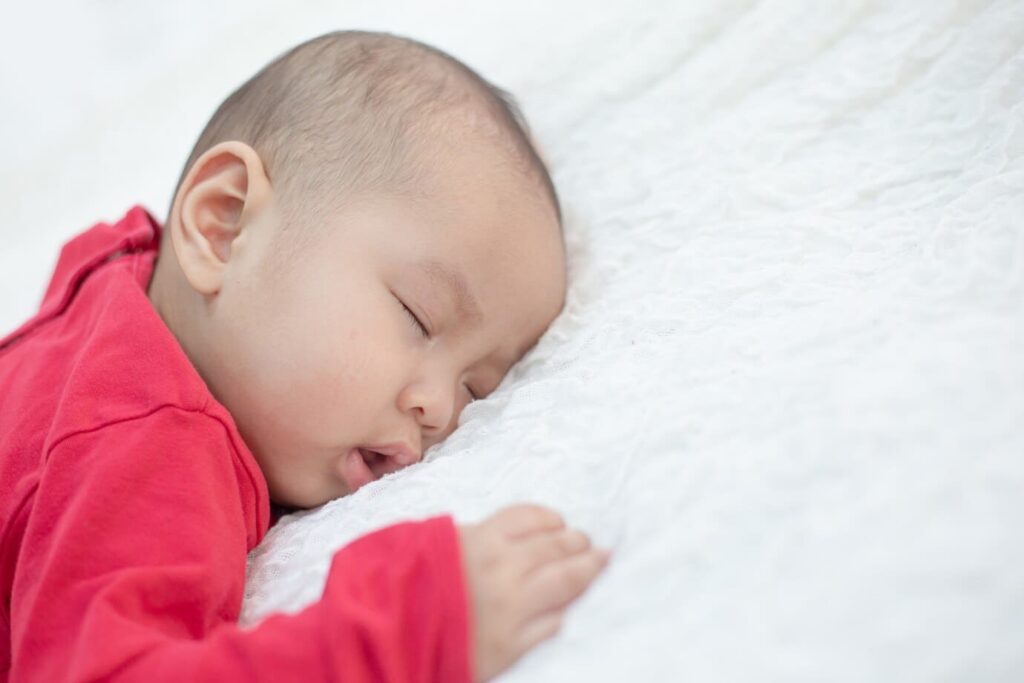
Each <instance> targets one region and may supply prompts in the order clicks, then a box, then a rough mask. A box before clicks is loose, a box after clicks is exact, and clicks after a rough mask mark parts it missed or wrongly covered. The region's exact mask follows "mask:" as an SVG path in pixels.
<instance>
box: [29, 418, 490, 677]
mask: <svg viewBox="0 0 1024 683" xmlns="http://www.w3.org/2000/svg"><path fill="white" fill-rule="evenodd" d="M226 439H227V437H226V435H225V432H224V429H223V427H222V426H221V425H220V423H218V422H216V421H215V420H214V419H212V418H210V417H208V416H206V415H202V414H198V415H197V414H196V413H191V412H189V411H184V410H180V409H178V408H171V407H167V408H162V409H160V410H159V411H157V412H156V413H154V414H153V415H149V416H145V417H143V418H140V419H137V420H127V421H123V422H118V423H115V424H112V425H108V426H106V427H103V428H101V429H98V430H95V431H92V432H87V433H80V434H76V435H72V436H69V437H68V438H66V439H64V440H62V441H60V442H59V443H58V444H57V445H55V446H54V447H53V448H52V449H51V450H50V452H49V453H48V454H47V458H48V462H47V465H46V466H45V468H44V470H43V474H42V476H41V478H40V480H39V482H38V486H37V491H36V494H35V501H34V506H33V508H32V513H31V516H30V517H29V519H28V520H27V523H26V527H25V532H24V535H23V537H22V543H21V546H20V550H19V557H18V566H17V570H16V574H15V577H14V584H13V587H12V596H11V606H10V609H11V624H10V625H11V635H12V638H11V648H12V653H11V654H12V662H11V667H12V668H11V670H10V674H9V675H10V679H11V680H12V681H29V682H31V681H46V682H47V683H51V682H54V683H56V682H60V681H80V680H100V679H102V680H118V681H146V682H158V681H172V680H173V681H217V683H228V682H229V681H235V680H245V681H261V680H266V681H273V682H274V683H279V682H280V681H287V680H303V681H340V682H344V683H356V682H359V681H370V680H373V681H424V682H425V681H457V682H460V683H461V682H465V681H468V680H469V679H470V676H471V675H472V674H471V671H470V663H471V654H470V652H469V650H468V643H467V637H468V630H467V618H468V604H467V600H466V595H465V590H466V589H465V583H464V581H462V576H461V574H462V569H461V555H460V551H459V539H458V533H457V531H456V529H455V527H454V525H453V524H452V522H451V519H450V518H447V517H439V518H434V519H432V520H427V521H425V522H417V523H406V524H403V525H398V526H396V527H391V528H389V529H385V530H382V531H380V532H378V533H376V534H371V535H370V536H368V537H366V538H364V539H361V540H360V541H357V542H356V543H354V544H352V545H351V546H349V547H348V548H345V549H343V550H342V551H340V552H339V553H338V554H337V555H336V557H335V560H334V564H333V565H332V571H331V574H330V576H329V578H328V581H327V585H326V587H325V590H324V595H323V598H322V599H321V600H319V601H318V602H316V603H314V604H313V605H310V606H309V607H307V608H306V609H305V610H302V611H301V612H299V613H297V614H294V615H276V616H273V617H271V618H268V619H266V620H265V621H264V622H262V623H261V624H259V625H258V626H257V627H256V628H255V629H252V630H242V629H240V628H238V627H237V625H236V624H235V620H236V619H237V616H238V610H239V608H240V606H241V600H242V591H243V583H244V578H245V554H246V547H247V538H251V535H252V533H253V529H251V528H246V526H245V517H244V516H243V515H242V505H243V504H244V502H245V501H244V500H243V498H242V496H241V495H240V492H239V478H240V477H242V478H244V476H245V474H244V470H243V469H242V468H241V467H240V465H238V464H237V463H233V462H232V461H231V458H229V457H225V450H226V448H227V442H226Z"/></svg>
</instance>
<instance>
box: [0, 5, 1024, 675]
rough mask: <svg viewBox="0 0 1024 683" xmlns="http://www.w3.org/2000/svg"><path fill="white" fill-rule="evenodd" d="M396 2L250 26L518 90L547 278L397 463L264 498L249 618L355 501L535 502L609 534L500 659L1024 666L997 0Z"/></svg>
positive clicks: (1018, 671)
mask: <svg viewBox="0 0 1024 683" xmlns="http://www.w3.org/2000/svg"><path fill="white" fill-rule="evenodd" d="M407 5H408V6H395V5H389V6H388V7H386V8H381V9H375V8H370V7H366V8H363V7H361V6H359V7H357V8H356V9H346V10H341V9H337V10H327V9H326V8H324V7H321V6H319V5H309V6H299V9H296V10H294V11H295V12H297V13H298V14H299V15H300V16H301V17H302V21H303V22H305V23H301V22H298V20H296V22H298V23H294V24H287V26H289V29H288V30H290V31H292V33H291V34H288V36H289V37H288V40H287V43H286V44H282V45H280V46H279V48H283V47H285V46H286V45H287V44H290V43H292V42H296V40H297V39H298V38H301V37H306V36H308V35H313V34H315V33H318V32H320V31H321V30H326V29H328V28H333V27H337V26H347V25H353V24H358V25H360V26H370V27H374V28H385V29H389V30H393V31H396V32H400V33H405V34H408V35H413V36H414V37H418V38H421V39H423V40H427V41H428V42H434V43H436V44H439V45H440V46H441V47H443V48H446V49H449V50H451V51H452V52H454V53H455V54H456V55H457V56H460V57H462V58H464V59H466V60H467V61H468V62H470V63H471V64H472V65H473V66H475V67H477V68H479V70H480V71H481V72H483V73H484V75H485V76H489V77H492V78H493V79H494V80H496V81H498V82H499V84H501V85H503V86H505V87H507V88H509V89H511V90H513V91H514V92H515V93H517V94H518V95H519V96H520V97H521V99H522V100H523V102H524V104H525V108H526V111H527V114H528V116H529V117H530V119H531V121H532V123H533V126H534V128H535V130H536V132H537V135H538V137H539V138H540V139H541V141H542V142H543V144H544V146H545V151H546V154H547V155H548V157H549V158H550V161H551V164H552V167H553V171H554V176H555V180H556V183H557V185H558V187H559V189H560V191H561V194H562V198H563V202H564V204H565V207H566V211H567V216H568V220H567V226H566V228H567V231H568V236H569V241H570V247H571V249H570V259H571V285H570V291H569V297H568V303H567V307H566V310H565V312H564V313H563V314H562V315H561V317H559V318H558V319H557V321H556V322H555V324H554V325H553V327H552V328H551V330H550V331H549V333H548V334H547V335H546V336H545V337H544V338H543V339H542V341H541V343H540V344H539V345H538V347H537V348H535V349H534V350H533V351H532V352H531V353H530V354H529V355H528V357H527V358H525V359H524V361H523V362H522V363H521V364H520V365H519V366H517V367H516V368H515V370H514V371H513V372H512V373H511V374H510V375H509V376H508V377H507V378H506V381H505V382H504V383H503V384H502V386H501V387H500V389H499V390H498V391H497V392H495V393H494V394H493V395H492V396H491V397H489V398H488V399H487V400H484V401H479V402H477V403H475V404H473V406H472V407H470V408H469V409H467V410H466V411H465V413H464V415H463V419H462V424H461V425H460V427H459V429H458V430H457V431H456V433H455V434H454V435H453V436H452V437H451V438H450V439H449V440H448V442H446V443H445V444H443V445H441V446H439V447H437V448H435V449H433V450H432V451H431V452H430V453H429V457H428V458H427V461H426V462H424V463H422V464H420V465H417V466H414V467H412V468H409V469H407V470H405V471H403V472H400V473H397V474H395V475H393V476H390V477H387V478H385V479H383V480H381V481H379V482H376V483H374V484H372V485H370V486H367V487H365V488H364V489H362V490H360V491H359V492H358V493H357V494H355V495H353V496H350V497H348V498H345V499H341V500H338V501H335V502H333V503H331V504H328V505H327V506H325V507H323V508H321V509H319V510H317V511H313V512H310V513H305V514H302V515H296V516H292V517H289V518H286V519H284V520H283V521H282V522H281V523H280V524H279V525H278V526H277V527H275V528H274V529H272V530H271V532H270V534H269V535H268V537H267V538H266V540H265V541H264V543H263V544H262V545H261V546H260V547H259V548H258V549H257V550H256V551H255V552H254V553H253V555H252V556H251V558H250V566H249V577H248V583H247V591H246V601H245V605H244V621H245V623H247V624H253V623H256V622H257V621H258V620H259V619H260V618H261V617H263V616H265V615H267V614H268V613H270V612H272V611H275V610H287V611H292V610H297V609H299V608H301V607H302V606H304V605H306V604H308V603H309V602H311V601H313V600H315V599H316V598H317V597H318V595H319V593H320V591H321V590H322V587H323V581H324V578H325V574H326V571H327V568H328V562H329V560H330V557H331V555H332V553H333V552H334V550H336V549H337V548H339V547H340V546H342V545H343V544H345V543H346V542H348V541H349V540H351V539H353V538H355V537H356V536H358V535H360V534H362V533H364V532H367V531H369V530H372V529H376V528H379V527H381V526H384V525H386V524H388V523H391V522H394V521H397V520H401V519H408V518H417V517H423V516H427V515H432V514H436V513H441V512H451V513H453V514H454V515H455V516H456V518H457V519H459V520H462V521H473V520H478V519H480V518H482V517H484V516H485V515H487V514H489V513H491V512H492V511H494V510H496V509H498V508H499V507H501V506H503V505H505V504H507V503H511V502H515V501H524V500H529V501H536V502H540V503H544V504H547V505H551V506H553V507H555V508H557V509H559V510H561V511H562V512H563V513H564V514H565V516H566V517H567V518H568V519H569V520H570V522H571V523H573V524H575V525H579V526H581V527H582V528H583V529H585V530H586V531H588V532H589V533H590V534H591V535H592V537H593V538H594V539H595V540H596V541H597V542H598V543H599V544H603V545H606V546H610V547H611V548H613V550H614V553H615V555H614V559H613V561H612V564H611V565H610V567H609V569H608V571H607V572H606V574H605V575H604V576H603V577H602V578H601V579H600V580H599V582H598V583H596V584H595V585H594V586H593V588H592V589H591V591H590V592H589V593H588V594H587V595H586V596H585V597H584V598H583V599H582V600H580V601H579V603H577V604H576V605H575V606H574V607H573V608H572V609H571V610H570V612H569V615H568V619H567V621H566V624H565V627H564V630H563V632H562V633H561V634H560V635H559V636H558V637H557V638H556V639H554V640H552V641H550V642H549V643H547V644H545V645H544V646H542V647H540V648H539V649H537V650H535V651H534V652H532V653H530V654H529V655H527V656H526V657H525V658H524V659H523V660H521V662H520V663H519V664H518V665H517V666H516V667H515V668H513V669H512V670H511V671H509V672H508V673H507V674H506V675H505V676H504V677H502V678H501V680H502V681H507V682H508V683H512V682H513V681H523V682H526V681H530V682H538V681H550V682H552V683H554V682H562V681H565V680H570V679H571V680H591V681H609V682H611V681H615V682H618V681H621V680H635V681H648V680H670V681H683V680H686V681H710V682H715V683H719V682H723V681H822V680H828V681H880V680H907V681H971V682H974V681H1019V680H1024V4H1022V3H1020V2H1013V1H1010V0H1006V1H1002V2H991V3H987V2H961V3H954V2H925V1H923V0H922V1H921V2H916V3H915V2H901V3H884V2H877V3H870V2H852V1H851V2H844V3H820V2H818V3H816V2H760V3H758V2H738V1H736V2H728V1H722V0H706V1H704V2H653V1H652V2H646V3H643V4H642V5H640V6H637V5H636V3H627V2H619V3H598V4H593V3H583V2H575V3H569V2H564V3H562V2H560V3H551V2H547V3H540V2H536V3H533V4H529V3H528V4H527V5H526V6H523V5H521V4H520V3H514V2H510V1H506V2H503V3H495V4H494V5H493V6H492V7H490V8H483V7H480V6H473V7H474V9H473V10H472V11H469V10H467V8H466V7H460V6H459V5H458V4H457V3H449V4H447V5H440V6H435V5H432V6H431V7H432V8H433V9H431V10H430V11H428V10H427V9H426V8H425V7H424V8H423V9H419V8H416V6H415V5H414V4H413V3H407ZM287 11H288V10H287V9H283V8H278V9H275V10H272V11H271V10H267V11H266V12H264V13H263V14H259V15H258V17H257V18H256V19H254V20H253V22H254V23H253V24H252V25H251V26H252V27H254V28H251V30H253V31H264V32H265V33H266V34H267V35H270V34H271V32H272V27H273V26H274V25H280V23H281V22H282V21H285V20H286V19H287V18H288V15H286V12H287ZM328 11H331V12H333V13H332V14H330V15H329V18H330V22H331V23H330V24H329V25H328V24H326V23H325V22H324V21H322V18H323V16H324V13H325V12H328ZM467 11H469V12H470V13H469V14H468V15H467V14H466V12H467ZM474 12H475V14H474ZM314 25H319V26H320V29H318V30H314ZM296 26H301V30H300V29H299V28H296ZM299 34H302V35H299ZM292 35H297V36H298V38H295V39H292V38H291V37H290V36H292ZM280 39H281V40H284V38H280ZM207 49H208V52H209V53H210V54H221V53H220V52H216V50H217V49H218V48H214V47H208V48H207ZM277 51H278V49H275V50H272V51H270V52H269V53H263V52H261V53H259V57H260V59H258V60H256V59H255V54H256V53H255V51H252V52H250V53H249V54H250V56H252V57H253V61H252V62H251V63H248V62H247V63H246V64H245V68H244V69H242V68H240V67H238V68H234V70H232V71H230V73H231V74H233V75H234V82H237V81H239V80H241V79H242V78H245V77H246V76H248V75H249V73H251V72H252V71H254V70H255V68H256V67H258V66H259V65H260V64H261V63H262V62H263V61H265V60H266V59H267V58H268V57H269V56H270V55H272V54H274V53H276V52H277ZM181 68H186V67H181ZM189 68H191V67H189ZM225 68H226V67H225ZM179 71H180V70H179ZM174 73H178V72H174ZM198 73H199V71H198V69H197V70H196V74H198ZM219 73H220V74H221V76H220V78H221V80H224V79H225V78H226V76H224V74H226V73H228V71H221V72H219ZM197 77H198V76H197ZM167 78H171V76H167ZM201 83H202V87H203V88H206V90H204V92H205V93H207V94H212V93H214V92H217V93H218V94H219V96H220V97H222V96H223V95H224V94H226V89H225V88H226V86H225V85H224V83H223V82H220V81H217V80H216V78H215V77H213V76H210V77H208V79H207V80H206V81H202V82H201ZM215 86H216V87H215ZM217 101H218V100H217V99H214V100H211V102H212V104H211V103H207V104H206V105H205V108H203V109H202V111H201V112H200V115H199V116H196V117H195V118H193V119H191V120H192V121H193V122H196V121H198V123H197V124H196V125H201V121H199V119H205V116H206V115H208V113H209V111H211V110H212V105H213V104H216V102H217ZM193 104H194V102H193ZM179 106H180V105H179ZM154 111H155V107H154ZM174 130H178V131H180V132H179V133H176V135H178V137H179V138H181V139H183V140H189V141H190V140H191V137H194V135H195V133H196V132H197V130H193V129H188V130H187V131H186V130H185V129H184V128H178V129H174ZM186 133H187V134H186ZM139 139H141V134H140V135H139ZM167 144H168V145H170V143H167ZM160 149H161V150H162V151H161V152H160V153H161V154H162V155H163V157H165V158H174V159H175V160H176V163H180V159H184V156H185V154H186V153H187V149H186V150H182V149H180V145H179V147H178V148H176V152H175V153H174V155H172V154H171V152H170V151H168V150H169V149H170V147H169V146H168V147H167V148H160ZM175 155H176V156H175ZM177 170H178V169H177V167H176V166H175V167H173V168H164V169H163V170H162V171H161V175H159V176H157V175H153V174H151V176H150V180H149V181H148V182H150V184H149V185H146V186H145V189H146V191H150V192H151V194H152V196H154V197H156V196H159V202H160V203H159V204H158V205H156V206H155V207H154V209H155V210H156V211H157V212H158V213H160V212H162V211H163V208H164V206H165V204H166V199H167V198H166V194H164V195H157V194H156V193H155V191H152V188H156V187H160V188H162V191H163V192H164V193H166V192H168V191H169V188H170V185H171V183H172V182H173V179H174V177H176V173H177ZM116 177H124V178H127V177H128V173H127V171H125V173H124V174H123V176H116V175H115V178H116ZM141 194H143V195H144V196H145V192H142V193H141ZM10 197H11V195H7V197H6V198H5V200H4V201H13V200H11V199H10ZM19 206H20V204H19ZM74 206H76V207H77V208H78V210H79V211H84V210H85V208H91V206H92V205H91V204H89V202H88V200H87V199H86V198H85V197H82V198H81V200H80V201H79V203H78V204H75V205H74ZM122 208H124V207H123V206H122V205H117V206H107V208H106V211H105V213H104V214H102V216H104V217H114V216H116V215H117V213H118V212H119V211H120V210H121V209H122ZM75 215H76V216H78V218H79V219H80V220H79V221H78V225H76V226H68V225H64V226H62V227H61V229H62V230H63V229H70V228H71V227H75V228H77V227H81V226H84V225H85V224H88V223H89V222H91V221H92V220H95V219H96V218H98V217H100V216H93V215H88V216H86V215H81V214H75ZM27 216H28V212H27V210H26V211H22V212H21V213H17V217H18V220H23V221H26V222H27V221H28V218H27ZM48 234H49V233H48ZM53 234H56V233H53ZM48 239H49V238H48ZM38 244H43V242H41V241H39V240H37V241H34V242H25V245H26V246H23V248H22V251H21V252H20V253H21V254H22V258H23V257H24V255H25V254H27V253H35V252H34V251H32V250H33V249H34V248H35V247H33V246H32V245H38ZM38 250H39V251H42V247H39V248H38ZM54 254H55V252H54ZM9 260H10V261H12V262H13V261H14V260H15V257H13V256H11V257H9ZM49 266H50V262H49V261H46V262H43V263H40V268H39V271H40V272H43V271H45V270H46V269H47V268H48V267H49ZM34 273H35V271H33V277H36V276H35V275H34ZM2 277H3V278H4V286H5V288H6V289H7V290H10V291H13V290H14V289H15V284H14V282H15V280H14V278H13V277H12V276H11V275H3V276H2ZM39 277H42V276H39ZM19 282H20V280H19ZM29 300H32V299H31V297H26V298H24V299H19V303H18V306H19V307H21V308H24V307H26V306H27V304H22V303H20V302H21V301H29ZM21 308H18V309H17V311H19V312H20V310H21ZM7 310H9V311H10V310H15V309H14V308H10V307H9V308H8V309H7ZM11 315H13V314H11ZM10 322H11V323H13V322H15V321H13V320H12V321H10ZM10 326H12V325H8V327H10Z"/></svg>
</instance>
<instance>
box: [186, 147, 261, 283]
mask: <svg viewBox="0 0 1024 683" xmlns="http://www.w3.org/2000/svg"><path fill="white" fill-rule="evenodd" d="M268 187H269V183H268V181H267V178H266V173H265V170H264V168H263V162H262V160H261V159H260V157H259V154H257V153H256V150H254V149H253V148H252V147H250V146H249V145H247V144H245V143H244V142H238V141H231V142H221V143H218V144H217V145H214V146H213V147H211V148H210V149H208V150H207V151H206V152H204V153H203V155H202V156H200V157H199V158H198V159H196V162H195V163H194V164H193V165H192V168H190V169H189V171H188V174H187V175H186V176H185V179H184V180H183V181H182V183H181V187H180V188H179V190H178V196H177V198H176V202H177V208H178V211H177V220H175V221H171V222H170V224H169V225H168V229H169V230H170V231H171V242H172V244H173V245H174V252H175V254H176V255H177V257H178V263H179V264H180V266H181V270H182V272H183V273H184V275H185V278H186V279H187V280H188V282H189V284H190V285H191V286H192V288H193V289H195V290H196V291H197V292H199V293H200V294H207V295H212V294H216V293H217V292H219V291H220V288H221V284H222V282H223V278H224V270H225V268H226V266H227V264H228V262H229V261H230V260H231V256H232V252H233V251H234V250H235V249H236V247H237V246H238V240H239V239H240V238H243V237H244V236H247V235H244V236H243V233H244V232H245V231H244V227H245V225H246V224H247V222H248V221H250V220H251V218H252V217H253V216H254V215H255V214H256V213H258V211H256V210H255V209H256V208H257V205H261V204H262V202H263V193H264V192H265V191H266V189H267V188H268Z"/></svg>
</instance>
